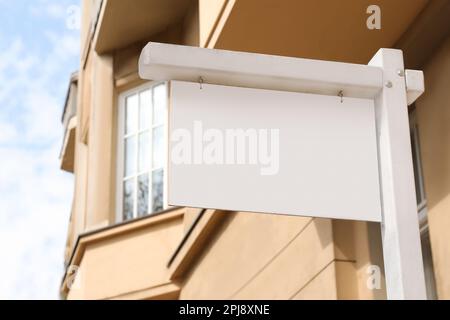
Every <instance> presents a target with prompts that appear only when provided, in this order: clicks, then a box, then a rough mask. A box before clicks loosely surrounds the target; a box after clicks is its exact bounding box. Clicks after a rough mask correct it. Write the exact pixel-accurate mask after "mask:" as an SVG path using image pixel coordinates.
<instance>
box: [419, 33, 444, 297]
mask: <svg viewBox="0 0 450 320" xmlns="http://www.w3.org/2000/svg"><path fill="white" fill-rule="evenodd" d="M423 70H424V74H425V93H424V94H423V96H422V97H421V98H420V99H419V100H418V101H417V102H416V108H417V121H418V129H419V140H420V146H421V157H422V169H423V174H424V182H425V193H426V197H427V207H428V222H429V228H430V238H431V248H432V255H433V263H434V268H435V277H436V285H437V291H438V297H439V298H440V299H450V274H449V270H450V233H449V230H450V37H449V38H447V39H446V40H445V41H444V43H443V44H442V46H441V47H440V49H439V50H437V52H436V53H435V54H434V55H433V57H432V58H431V59H430V60H429V62H428V63H427V64H426V65H425V67H424V69H423Z"/></svg>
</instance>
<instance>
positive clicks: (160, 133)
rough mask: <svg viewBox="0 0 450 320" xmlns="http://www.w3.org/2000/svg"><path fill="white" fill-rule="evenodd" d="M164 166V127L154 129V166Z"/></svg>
mask: <svg viewBox="0 0 450 320" xmlns="http://www.w3.org/2000/svg"><path fill="white" fill-rule="evenodd" d="M163 166H164V127H157V128H155V129H153V168H154V169H158V168H161V167H163Z"/></svg>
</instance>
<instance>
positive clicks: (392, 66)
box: [369, 49, 426, 299]
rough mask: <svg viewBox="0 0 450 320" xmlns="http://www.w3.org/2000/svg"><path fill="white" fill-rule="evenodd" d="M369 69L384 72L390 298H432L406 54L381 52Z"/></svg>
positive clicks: (383, 173)
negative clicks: (420, 212)
mask: <svg viewBox="0 0 450 320" xmlns="http://www.w3.org/2000/svg"><path fill="white" fill-rule="evenodd" d="M369 65H371V66H377V67H380V68H381V69H382V70H383V84H384V87H383V89H382V90H381V92H380V93H379V95H378V96H377V97H376V99H375V110H376V111H375V112H376V122H377V139H378V157H379V159H378V162H379V169H380V185H381V198H382V222H381V230H382V239H383V254H384V265H385V272H386V287H387V296H388V299H426V289H425V278H424V271H423V261H422V252H421V251H422V250H421V245H420V232H419V220H418V215H417V204H416V193H415V184H414V171H413V163H412V153H411V141H410V135H409V121H408V106H407V94H406V84H405V75H404V66H403V54H402V51H401V50H395V49H380V50H379V51H378V52H377V54H376V55H375V56H374V57H373V58H372V60H371V61H370V63H369Z"/></svg>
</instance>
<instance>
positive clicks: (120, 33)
mask: <svg viewBox="0 0 450 320" xmlns="http://www.w3.org/2000/svg"><path fill="white" fill-rule="evenodd" d="M373 4H376V5H378V6H379V7H380V9H381V29H374V30H371V29H369V28H368V27H367V26H366V21H367V18H368V17H369V14H368V13H367V7H368V6H369V5H373ZM82 5H83V6H82V23H81V46H80V53H81V54H80V56H81V59H80V68H79V71H78V72H77V73H74V74H73V75H72V77H71V79H70V84H69V90H68V93H67V99H66V105H65V108H64V114H63V125H64V129H65V135H64V141H63V145H62V151H61V168H62V169H63V170H65V171H69V172H72V173H73V174H74V177H75V185H74V194H73V203H72V211H71V218H70V223H69V229H68V235H67V245H66V252H65V264H66V271H65V273H64V275H63V279H62V283H61V296H62V297H63V298H67V299H385V298H386V290H385V284H384V277H383V255H382V247H381V232H380V227H379V224H376V223H366V222H353V221H343V220H330V219H318V218H306V217H291V216H281V215H270V214H258V213H244V212H224V211H218V210H206V209H192V208H173V207H167V206H166V205H165V197H166V192H165V187H166V184H165V180H166V173H167V172H166V171H167V170H166V168H165V165H164V156H163V153H164V152H163V151H162V150H164V148H163V146H164V144H165V143H166V139H167V135H166V134H165V132H166V129H167V126H166V123H165V118H166V113H167V108H166V105H167V88H166V84H165V83H159V82H154V81H144V80H142V79H140V78H139V76H138V58H139V55H140V52H141V50H142V48H143V47H144V46H145V44H147V43H148V42H149V41H156V42H164V43H175V44H183V45H190V46H199V47H205V48H220V49H229V50H237V51H248V52H257V53H267V54H276V55H285V56H293V57H302V58H311V59H323V60H332V61H343V62H351V63H362V64H367V63H368V61H369V60H370V58H371V57H372V56H373V55H374V54H375V53H376V51H377V50H378V49H379V48H399V49H402V50H403V53H404V57H405V66H406V67H407V68H411V69H420V70H423V71H424V74H425V88H426V92H425V93H424V94H423V95H422V97H420V98H419V99H418V100H417V101H416V103H415V104H414V105H413V106H411V108H410V127H411V141H412V146H413V161H414V164H415V179H416V192H417V198H418V210H417V219H418V221H419V223H420V227H421V238H422V251H423V257H424V267H425V273H426V281H427V294H428V297H429V298H430V299H431V298H433V299H436V298H438V299H449V298H450V273H449V270H450V233H449V232H448V230H450V125H449V123H450V90H449V88H450V20H449V19H448V16H449V15H450V2H448V1H446V0H397V1H389V0H373V1H360V0H345V1H332V0H318V1H307V0H277V1H275V0H130V1H123V0H83V1H82ZM237 116H238V115H237ZM195 183H196V182H195V181H192V184H195ZM217 183H220V181H218V182H217ZM237 183H238V181H237ZM212 187H214V186H212ZM349 201H351V197H350V198H349ZM378 271H380V275H381V278H380V282H379V284H380V285H379V286H378V283H377V281H374V279H376V278H374V276H376V275H377V272H378Z"/></svg>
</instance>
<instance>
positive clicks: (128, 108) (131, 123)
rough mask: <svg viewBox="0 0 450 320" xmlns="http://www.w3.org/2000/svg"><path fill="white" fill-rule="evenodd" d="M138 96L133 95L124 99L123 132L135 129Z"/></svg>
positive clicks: (130, 131) (126, 132)
mask: <svg viewBox="0 0 450 320" xmlns="http://www.w3.org/2000/svg"><path fill="white" fill-rule="evenodd" d="M138 100H139V99H138V96H137V95H133V96H130V97H128V98H127V99H126V105H125V119H126V121H125V134H129V133H133V132H136V131H137V129H138V128H137V123H138V122H137V121H138Z"/></svg>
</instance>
